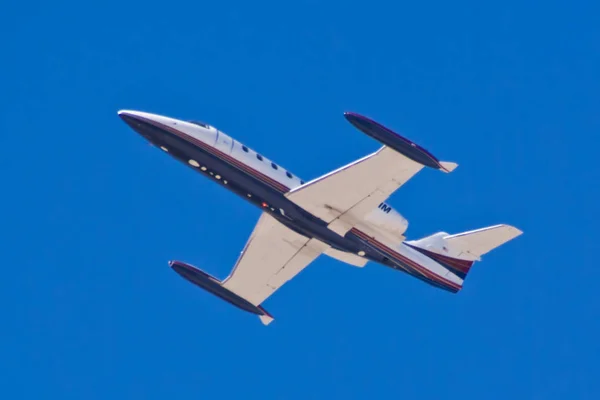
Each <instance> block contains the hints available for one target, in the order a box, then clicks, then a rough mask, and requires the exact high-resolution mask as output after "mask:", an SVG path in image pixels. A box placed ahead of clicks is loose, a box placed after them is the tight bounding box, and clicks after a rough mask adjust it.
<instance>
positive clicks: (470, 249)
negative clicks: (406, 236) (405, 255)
mask: <svg viewBox="0 0 600 400" xmlns="http://www.w3.org/2000/svg"><path fill="white" fill-rule="evenodd" d="M522 233H523V232H522V231H520V230H519V229H517V228H515V227H513V226H510V225H495V226H489V227H487V228H481V229H476V230H474V231H468V232H463V233H457V234H455V235H450V234H448V233H446V232H438V233H435V234H433V235H431V236H427V237H425V238H423V239H419V240H411V241H408V242H405V243H406V244H407V245H408V246H410V247H412V248H413V249H415V250H417V251H419V252H420V253H422V254H424V255H426V256H427V257H429V258H431V259H432V260H434V261H435V262H437V263H438V264H441V265H442V266H443V267H445V268H446V269H448V270H449V271H450V272H452V273H454V274H455V275H456V276H458V277H459V278H460V279H462V280H464V279H465V278H466V277H467V274H468V273H469V271H470V269H471V267H472V266H473V263H474V262H475V261H481V256H483V255H484V254H486V253H488V252H490V251H491V250H493V249H495V248H496V247H499V246H501V245H503V244H504V243H506V242H508V241H510V240H512V239H514V238H516V237H517V236H519V235H521V234H522Z"/></svg>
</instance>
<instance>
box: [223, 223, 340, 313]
mask: <svg viewBox="0 0 600 400" xmlns="http://www.w3.org/2000/svg"><path fill="white" fill-rule="evenodd" d="M328 248H329V245H327V244H325V243H323V242H321V241H319V240H316V239H309V238H307V237H305V236H302V235H300V234H298V233H296V232H294V231H292V230H291V229H289V228H287V227H286V226H285V225H283V224H281V223H280V222H279V221H277V220H276V219H275V218H273V217H271V216H270V215H269V214H267V213H263V214H262V215H261V216H260V219H259V220H258V223H257V224H256V227H255V228H254V231H253V232H252V234H251V235H250V238H249V239H248V242H247V243H246V246H245V247H244V250H243V251H242V254H241V255H240V257H239V258H238V261H237V263H236V265H235V267H234V269H233V271H232V272H231V274H230V275H229V277H227V278H226V279H225V280H224V281H223V283H222V286H223V287H224V288H225V289H227V290H230V291H231V292H233V293H235V294H236V295H238V296H240V297H242V298H244V299H245V300H247V301H248V302H250V303H252V304H254V305H256V306H257V305H259V304H260V303H262V302H263V301H264V300H265V299H266V298H268V297H269V296H271V295H272V294H273V293H274V292H275V291H276V290H277V289H279V288H280V287H281V286H283V284H285V283H286V282H287V281H289V280H290V279H292V278H293V277H295V276H296V275H297V274H298V273H299V272H300V271H302V270H303V269H304V268H305V267H306V266H308V264H310V263H311V262H312V261H314V260H315V259H316V258H317V257H318V256H319V255H320V254H321V253H322V252H323V251H325V250H326V249H328Z"/></svg>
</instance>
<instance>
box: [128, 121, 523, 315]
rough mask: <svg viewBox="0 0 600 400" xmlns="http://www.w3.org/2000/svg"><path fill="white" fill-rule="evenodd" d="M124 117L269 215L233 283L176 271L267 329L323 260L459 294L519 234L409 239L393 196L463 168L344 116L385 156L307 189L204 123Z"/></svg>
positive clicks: (190, 269) (180, 266)
mask: <svg viewBox="0 0 600 400" xmlns="http://www.w3.org/2000/svg"><path fill="white" fill-rule="evenodd" d="M118 115H119V116H120V117H121V119H122V120H123V121H125V122H126V123H127V124H128V125H129V126H130V127H131V128H132V129H133V130H135V131H136V132H137V133H139V134H140V135H141V136H143V137H144V138H145V139H146V140H148V141H149V142H150V143H152V144H153V145H155V146H156V147H157V148H159V149H161V150H162V151H163V152H164V153H166V154H168V155H170V156H171V157H173V158H175V159H177V160H179V161H181V162H183V163H184V164H185V165H187V166H188V167H190V168H192V169H194V170H195V171H197V172H198V173H200V174H202V175H204V176H205V177H207V178H208V179H210V180H212V181H214V182H216V183H217V184H219V185H221V186H223V187H224V188H226V189H228V190H230V191H232V192H233V193H235V194H237V195H238V196H240V197H241V198H243V199H245V200H246V201H248V202H250V203H251V204H253V205H254V206H256V207H258V208H259V209H260V210H261V211H262V213H261V215H260V217H259V219H258V222H257V223H256V225H255V227H254V230H253V231H252V233H251V235H250V237H249V239H248V241H247V243H246V245H245V247H244V249H243V251H242V253H241V255H240V256H239V258H238V260H237V262H236V265H235V266H234V268H233V270H232V272H231V273H230V274H229V276H228V277H227V278H226V279H224V280H222V281H221V280H219V279H217V278H215V277H213V276H211V275H210V274H208V273H206V272H204V271H202V270H200V269H198V268H196V267H194V266H192V265H190V264H188V263H185V262H182V261H170V262H169V265H170V266H171V268H172V269H173V270H174V271H175V272H177V273H178V274H179V275H181V276H182V277H184V278H185V279H187V280H188V281H190V282H192V283H194V284H195V285H197V286H199V287H201V288H203V289H205V290H207V291H208V292H210V293H212V294H214V295H216V296H218V297H220V298H221V299H223V300H225V301H227V302H229V303H231V304H233V305H235V306H237V307H239V308H240V309H242V310H245V311H247V312H249V313H252V314H255V315H257V316H258V317H259V318H260V320H261V321H262V323H263V324H265V325H268V324H269V323H270V322H272V321H273V316H271V314H269V313H268V312H267V311H266V310H265V309H264V308H263V306H262V304H263V302H264V301H265V300H266V299H267V298H269V297H270V296H271V295H272V294H273V293H275V292H276V291H277V290H278V289H279V288H281V287H282V286H283V285H284V284H285V283H286V282H288V281H289V280H291V279H292V278H294V277H295V276H296V275H298V273H299V272H300V271H302V270H303V269H304V268H306V267H307V266H308V265H309V264H310V263H312V262H313V261H314V260H315V259H316V258H317V257H319V256H320V255H321V254H325V255H327V256H329V257H332V258H334V259H336V260H339V261H341V262H344V263H347V264H350V265H353V266H356V267H364V266H365V264H367V262H369V261H371V262H374V263H377V264H381V265H384V266H386V267H390V268H393V269H395V270H399V271H402V272H405V273H407V274H409V275H411V276H413V277H415V278H417V279H420V280H421V281H424V282H426V283H428V284H430V285H432V286H435V287H437V288H440V289H443V290H446V291H448V292H451V293H457V292H458V291H460V290H461V289H462V287H463V282H464V280H465V278H466V276H467V274H468V273H469V271H470V269H471V266H472V265H473V263H474V262H475V261H480V260H481V257H482V256H483V255H484V254H486V253H488V252H489V251H491V250H492V249H494V248H496V247H498V246H500V245H502V244H504V243H505V242H507V241H509V240H511V239H514V238H515V237H517V236H519V235H520V234H521V233H522V232H521V231H520V230H519V229H517V228H515V227H512V226H510V225H504V224H501V225H494V226H489V227H486V228H482V229H477V230H472V231H468V232H462V233H457V234H448V233H446V232H438V233H435V234H433V235H431V236H428V237H425V238H422V239H418V240H406V237H405V236H404V234H405V232H406V230H407V228H408V222H407V220H406V219H405V218H404V217H403V216H402V215H401V214H400V213H399V212H398V211H396V210H395V209H394V208H392V207H391V206H390V205H389V204H388V202H387V199H388V197H389V196H390V195H391V194H392V193H393V192H394V191H396V190H397V189H398V188H399V187H400V186H402V185H403V184H404V183H406V182H407V181H408V180H409V179H411V178H412V177H413V176H414V175H415V174H416V173H417V172H419V171H420V170H421V169H423V168H424V167H428V168H432V169H434V170H439V171H442V172H445V173H449V172H452V171H453V170H454V169H455V168H456V167H457V164H456V163H453V162H447V161H439V160H438V159H437V158H436V157H434V156H433V155H432V154H431V153H430V152H428V151H427V150H425V149H424V148H422V147H421V146H419V145H417V144H416V143H414V142H412V141H410V140H408V139H406V138H405V137H402V136H400V135H398V134H397V133H395V132H393V131H392V130H390V129H388V128H386V127H384V126H383V125H381V124H379V123H377V122H375V121H373V120H372V119H370V118H367V117H365V116H362V115H359V114H357V113H353V112H346V113H345V114H344V116H345V118H346V119H347V120H348V121H349V122H350V123H351V124H352V125H353V126H354V127H356V128H357V129H358V130H360V131H361V132H363V133H364V134H366V135H368V136H370V137H371V138H373V139H375V140H377V141H378V142H380V144H381V145H382V147H381V148H380V149H379V150H377V151H376V152H374V153H372V154H369V155H367V156H366V157H363V158H361V159H359V160H356V161H354V162H352V163H350V164H348V165H345V166H343V167H341V168H339V169H336V170H335V171H332V172H330V173H328V174H325V175H323V176H321V177H319V178H316V179H313V180H311V181H308V182H305V181H304V180H302V179H301V178H299V177H298V176H297V175H295V174H293V173H292V172H291V171H289V170H287V169H286V168H284V167H282V166H281V165H280V164H277V163H275V162H274V161H272V160H270V159H268V158H267V157H265V156H263V154H262V153H259V152H257V151H255V150H252V149H251V148H249V147H247V146H246V145H244V144H242V143H240V142H238V141H236V140H235V139H233V138H231V137H230V136H228V135H226V134H225V133H223V132H222V131H220V130H218V129H217V128H215V127H214V126H212V125H209V124H207V123H204V122H200V121H188V120H180V119H174V118H169V117H165V116H161V115H156V114H151V113H147V112H140V111H131V110H121V111H119V112H118Z"/></svg>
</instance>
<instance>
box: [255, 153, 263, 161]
mask: <svg viewBox="0 0 600 400" xmlns="http://www.w3.org/2000/svg"><path fill="white" fill-rule="evenodd" d="M256 158H258V159H259V160H260V161H262V160H263V158H262V156H261V155H260V154H258V153H257V154H256Z"/></svg>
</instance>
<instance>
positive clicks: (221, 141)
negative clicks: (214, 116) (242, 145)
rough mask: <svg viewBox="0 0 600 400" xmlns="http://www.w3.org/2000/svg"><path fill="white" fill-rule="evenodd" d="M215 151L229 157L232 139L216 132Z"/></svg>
mask: <svg viewBox="0 0 600 400" xmlns="http://www.w3.org/2000/svg"><path fill="white" fill-rule="evenodd" d="M215 147H216V148H217V150H219V151H221V152H223V153H225V154H227V155H230V154H231V149H232V147H233V139H232V138H230V137H229V136H227V135H226V134H224V133H223V132H221V131H217V142H216V143H215Z"/></svg>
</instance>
